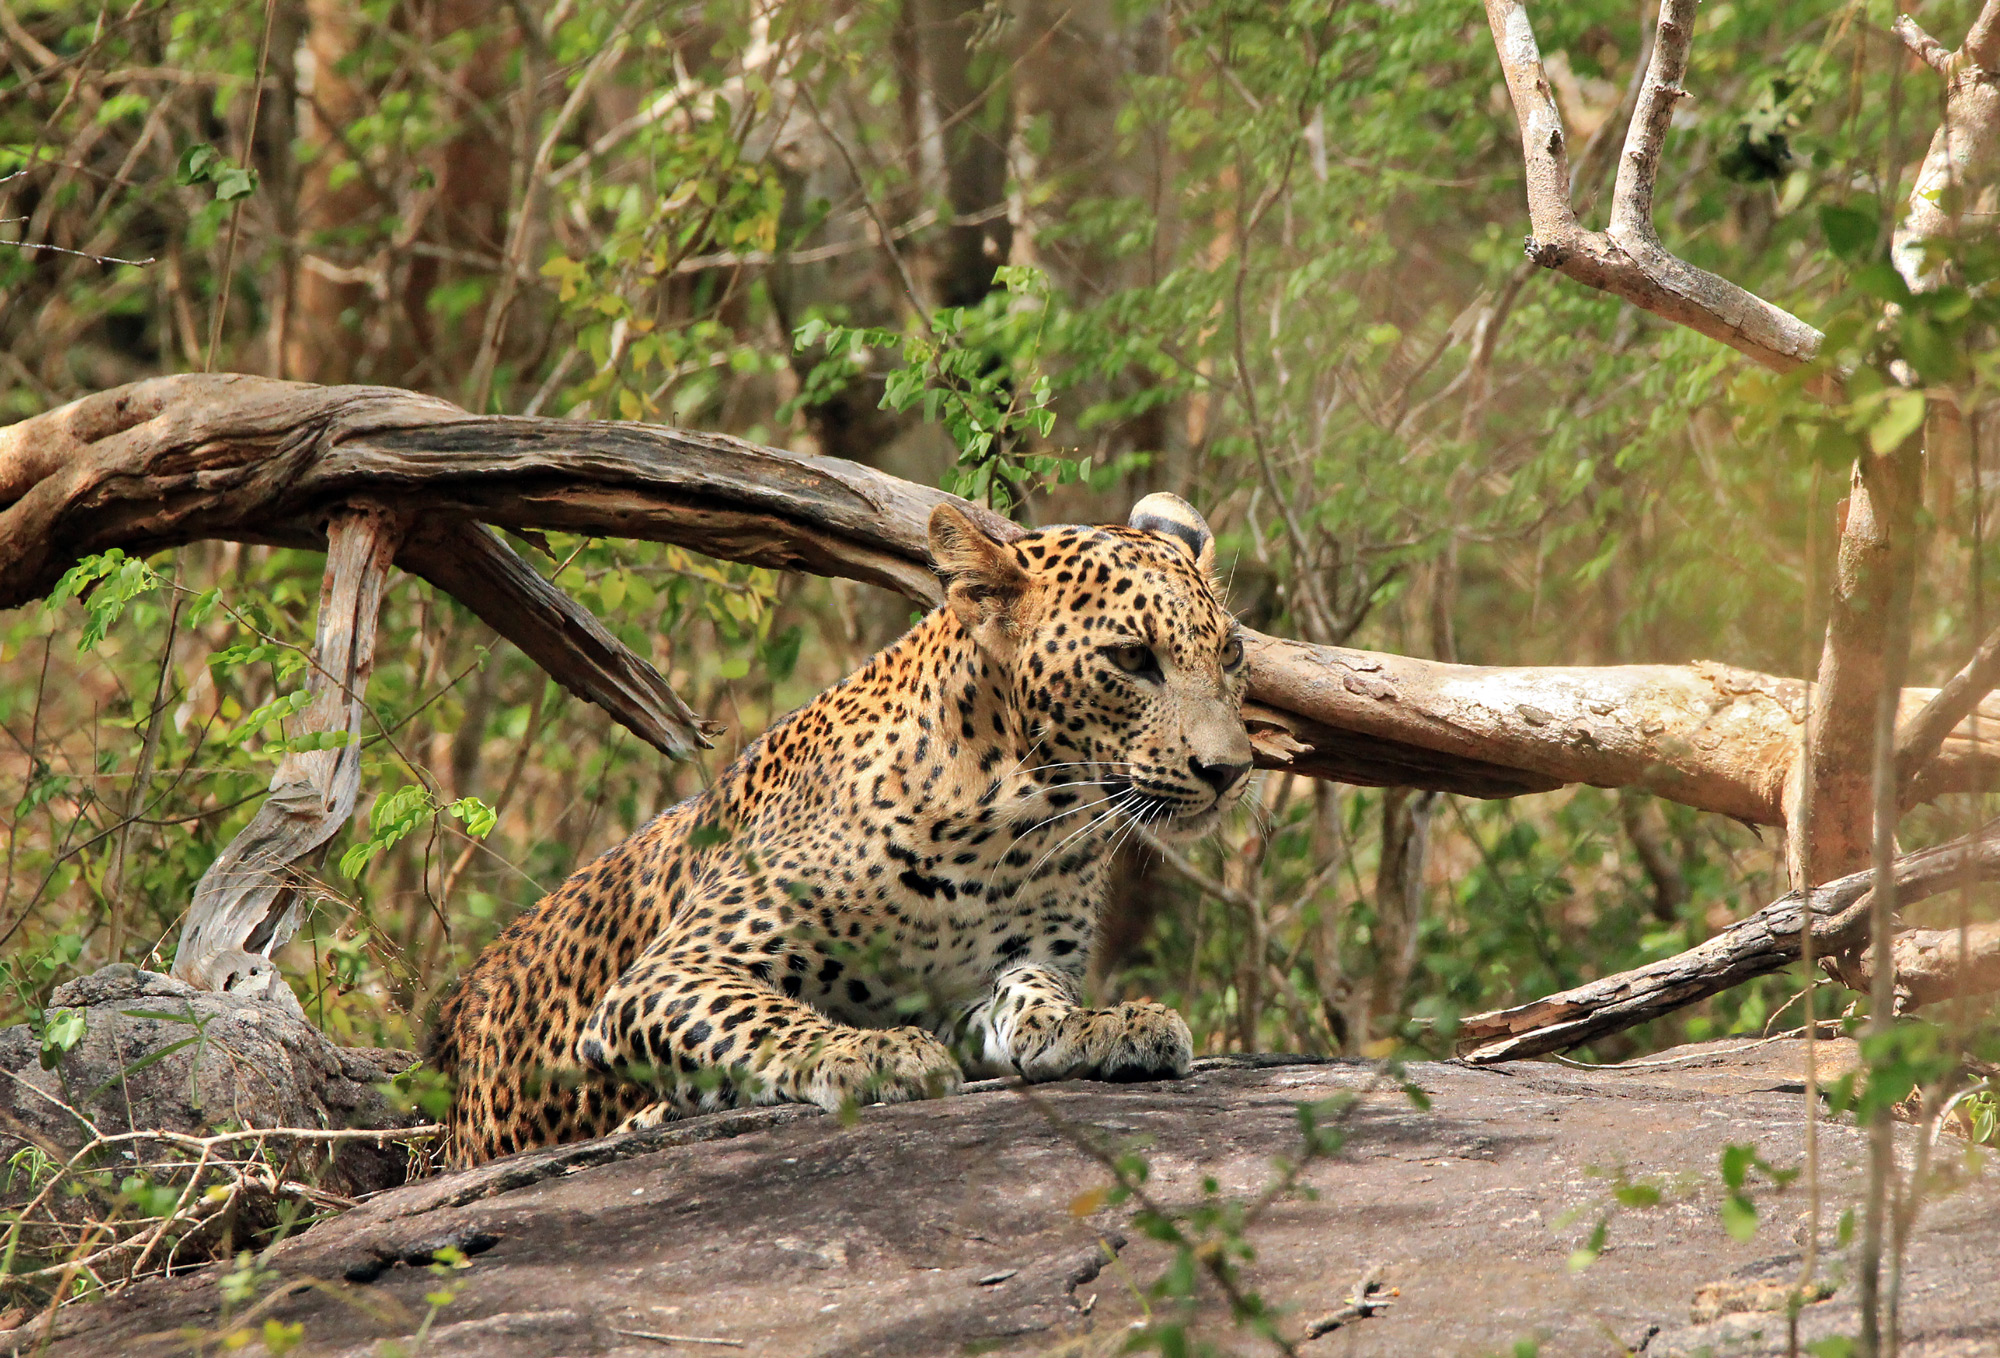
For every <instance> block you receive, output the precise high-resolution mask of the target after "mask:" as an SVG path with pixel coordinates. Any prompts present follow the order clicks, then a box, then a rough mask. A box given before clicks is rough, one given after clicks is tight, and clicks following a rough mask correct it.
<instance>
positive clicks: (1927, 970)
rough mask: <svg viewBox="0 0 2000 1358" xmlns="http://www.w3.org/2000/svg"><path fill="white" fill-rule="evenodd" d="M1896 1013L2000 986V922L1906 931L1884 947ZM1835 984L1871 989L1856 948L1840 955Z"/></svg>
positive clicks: (1869, 964)
mask: <svg viewBox="0 0 2000 1358" xmlns="http://www.w3.org/2000/svg"><path fill="white" fill-rule="evenodd" d="M1889 951H1890V956H1891V958H1892V960H1893V961H1894V963H1895V988H1896V1000H1895V1009H1896V1012H1897V1013H1899V1014H1903V1013H1908V1012H1909V1011H1910V1010H1912V1009H1921V1008H1923V1007H1924V1006H1925V1005H1930V1004H1941V1003H1943V1002H1944V1001H1946V1000H1953V999H1957V998H1958V997H1960V996H1962V995H1986V994H1991V993H1992V992H1993V991H1996V990H2000V921H1995V920H1988V921H1986V922H1985V923H1984V924H1973V925H1969V926H1967V927H1966V929H1965V930H1964V931H1963V932H1961V931H1960V930H1957V929H1911V930H1908V931H1906V932H1904V933H1900V934H1897V935H1896V937H1895V941H1894V942H1893V943H1892V944H1891V945H1890V949H1889ZM1835 974H1836V975H1837V976H1838V977H1839V978H1840V983H1841V984H1842V985H1844V986H1846V987H1848V989H1850V990H1859V991H1861V992H1863V993H1864V994H1865V993H1867V992H1868V991H1869V990H1871V989H1872V988H1873V987H1874V984H1875V966H1874V959H1873V958H1872V957H1871V956H1869V954H1867V953H1865V952H1857V953H1854V954H1851V955H1849V956H1848V957H1846V958H1843V959H1840V961H1839V963H1838V969H1837V971H1836V973H1835Z"/></svg>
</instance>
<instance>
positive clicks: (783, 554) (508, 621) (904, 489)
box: [0, 375, 2000, 825]
mask: <svg viewBox="0 0 2000 1358" xmlns="http://www.w3.org/2000/svg"><path fill="white" fill-rule="evenodd" d="M357 496H366V497H373V498H376V499H379V500H384V501H386V502H389V503H407V504H410V505H413V506H416V507H418V508H419V509H420V510H421V513H422V516H423V517H422V518H421V519H420V520H419V522H418V523H417V524H416V526H415V527H414V528H413V530H412V533H411V535H410V537H409V539H408V540H407V541H406V543H405V545H404V547H403V549H402V554H401V556H400V557H399V559H400V560H402V561H403V564H405V565H406V566H407V567H408V568H409V569H411V570H413V571H415V572H416V573H418V574H426V573H433V574H435V575H436V577H437V578H438V579H439V581H440V583H441V584H443V585H444V587H446V588H448V589H451V590H453V591H454V592H455V593H456V592H457V591H458V590H461V589H464V590H477V589H479V588H480V587H481V583H480V581H477V580H475V581H472V582H470V583H468V582H467V579H466V578H465V577H466V576H467V575H469V574H473V573H474V572H473V568H472V566H471V565H470V564H469V563H468V562H467V561H465V560H462V559H453V560H445V561H443V562H442V563H440V560H439V558H440V557H441V556H442V555H444V553H442V552H441V551H440V550H439V549H437V548H436V547H435V546H432V545H430V544H431V543H432V535H433V534H434V533H436V532H439V531H443V530H442V529H441V528H439V527H438V525H441V524H444V523H447V522H450V521H451V520H453V519H457V520H460V521H462V522H465V523H472V522H475V521H484V522H486V523H492V524H498V525H501V526H504V527H509V528H515V529H528V530H532V529H551V528H553V529H565V530H569V531H573V532H579V533H587V534H593V535H602V536H619V537H635V538H645V539H650V540H655V541H664V542H673V543H678V544H680V545H682V546H685V547H689V548H691V549H693V550H696V551H700V552H704V553H707V554H709V555H712V556H716V557H721V558H724V559H728V560H733V561H747V562H752V563H754V564H758V565H764V566H770V567H774V568H778V569H789V570H805V571H810V572H814V573H816V574H822V575H837V576H845V577H848V578H851V579H857V580H863V581H867V582H869V583H872V584H877V585H882V586H885V587H887V588H890V589H894V590H896V591H898V592H900V593H902V594H904V595H906V596H907V597H909V598H911V599H914V600H917V601H920V602H923V603H931V602H935V600H936V598H937V583H936V579H935V577H934V576H933V575H932V574H931V572H930V569H929V565H928V558H927V556H926V547H925V542H926V539H925V524H926V522H927V520H928V516H929V513H930V510H931V508H932V507H933V506H934V505H936V504H938V503H939V502H941V501H944V500H946V499H948V498H950V497H948V496H946V495H944V494H943V493H942V492H940V491H936V490H932V489H929V488H926V487H922V486H916V485H913V484H911V483H909V482H906V481H901V480H898V479H897V478H895V477H893V476H888V475H886V474H884V473H881V472H878V471H874V470H872V469H870V468H867V467H862V466H858V465H856V464H854V463H849V462H843V461H840V460H838V459H834V458H813V457H798V456H795V455H792V454H789V453H784V452H780V451H778V450H775V449H770V448H760V447H757V446H756V445H753V444H748V443H744V442H742V441H741V440H736V439H731V438H727V437H725V436H722V435H709V434H691V433H686V432H682V431H678V430H673V429H664V428H659V427H656V426H650V425H625V424H609V423H591V422H584V421H573V420H542V419H525V418H500V417H475V416H469V415H466V414H465V413H464V412H462V411H460V410H458V409H457V408H456V407H453V406H450V405H448V404H446V403H444V402H441V401H433V400H430V399H427V398H423V397H417V396H413V395H411V394H410V393H407V392H400V391H393V390H389V389H385V388H377V387H335V388H327V387H312V386H306V385H301V384H295V383H283V382H273V381H269V380H266V379H262V378H249V377H228V376H203V375H187V376H181V377H169V378H156V379H152V380H150V381H147V382H141V383H137V384H134V385H133V386H130V387H124V388H120V389H118V390H116V391H112V392H106V393H103V394H101V395H98V396H91V397H86V398H85V399H83V400H82V401H78V402H76V403H74V404H72V405H69V406H65V407H63V408H62V409H60V410H55V411H51V412H49V413H48V414H46V415H40V416H37V417H35V418H33V419H31V420H26V421H23V422H21V423H20V424H17V425H14V426H11V427H9V428H6V429H0V607H6V606H13V605H18V604H21V603H24V602H26V601H28V600H31V599H33V598H36V597H38V596H39V595H40V594H42V593H45V592H46V591H47V590H48V588H49V587H50V586H51V585H52V584H53V583H54V581H55V580H57V579H58V578H60V576H61V574H62V572H63V571H64V570H66V569H67V568H68V567H69V565H71V564H72V563H73V562H74V561H76V560H77V559H78V558H80V557H82V556H83V555H86V554H88V553H91V552H98V551H103V550H105V549H106V548H109V547H113V546H117V547H122V548H124V549H125V550H127V551H131V552H142V553H143V552H151V551H156V550H159V549H161V548H165V547H172V546H177V545H180V544H182V543H186V542H191V541H195V540H198V539H202V538H223V539H233V540H238V541H249V542H269V543H279V544H283V545H288V546H297V547H307V548H311V547H320V546H323V545H324V539H323V537H321V535H320V529H319V528H318V526H317V525H318V523H319V522H320V521H321V520H322V519H323V518H324V517H325V516H326V514H327V513H329V512H330V511H331V510H332V509H335V508H338V507H339V506H341V505H343V504H345V503H347V502H348V501H350V500H351V499H353V498H354V497H357ZM969 512H974V513H976V514H977V515H978V516H979V517H980V519H981V521H982V522H983V523H985V524H986V526H987V527H988V529H989V530H990V531H991V532H993V533H994V534H996V535H998V536H1008V535H1012V534H1015V533H1018V532H1019V531H1020V530H1019V528H1017V527H1016V526H1015V525H1013V524H1011V523H1009V522H1007V521H1006V520H1004V519H1001V518H999V517H998V516H996V515H992V514H990V513H988V512H987V511H985V510H974V511H969ZM494 546H495V547H496V549H498V550H508V549H505V548H504V547H502V546H501V545H500V544H498V543H495V544H494ZM510 555H511V553H510ZM495 569H496V570H497V569H498V568H497V567H496V568H495ZM507 569H508V571H510V572H513V571H515V570H516V568H515V567H513V566H511V565H510V566H509V567H508V568H507ZM527 569H528V568H527V566H526V565H525V563H523V564H521V565H519V567H518V571H519V572H527ZM452 572H457V573H458V574H455V575H450V573H452ZM476 573H477V574H478V575H480V577H481V579H482V580H483V579H484V578H485V577H486V576H487V575H489V574H491V573H492V572H489V571H488V570H487V569H486V567H483V566H482V567H480V568H479V571H478V572H476ZM447 575H450V578H447ZM519 584H520V587H521V588H522V589H524V590H527V589H532V588H533V587H532V586H529V585H528V584H527V583H526V581H525V579H521V580H520V581H519ZM459 597H460V598H461V599H462V601H463V602H465V603H466V604H467V605H468V606H470V607H472V608H474V609H475V610H476V611H480V612H481V614H482V616H484V617H485V618H486V620H487V621H488V622H489V623H490V624H491V625H493V626H494V627H495V628H496V629H497V630H499V631H500V632H501V634H502V635H504V636H507V637H508V638H509V639H510V640H513V641H514V642H516V644H518V645H520V646H521V647H522V648H523V649H524V650H525V651H527V652H528V653H529V654H530V655H535V656H537V658H538V659H540V658H542V657H543V656H545V655H546V654H547V653H548V652H550V651H551V650H553V649H556V646H557V643H556V641H555V639H554V638H555V636H556V635H557V634H558V633H560V634H562V635H563V636H564V637H565V638H567V636H568V635H569V634H570V632H571V631H572V630H573V629H574V628H576V627H578V626H580V624H579V623H577V622H575V621H574V620H573V619H572V620H570V621H558V620H557V619H556V618H555V617H554V615H552V614H547V613H544V612H543V611H542V608H541V606H540V605H536V606H535V607H533V608H530V607H527V606H526V605H525V604H522V605H521V606H514V605H510V604H505V603H494V602H492V601H491V599H490V598H489V599H488V600H487V601H485V602H482V599H481V598H480V597H478V596H477V595H473V596H471V597H468V596H467V595H460V596H459ZM550 607H551V608H553V607H555V605H554V604H553V603H551V604H550ZM565 616H568V615H566V614H565ZM537 618H539V619H540V621H539V622H536V621H535V619H537ZM524 619H525V620H527V621H524ZM530 623H533V625H532V626H530V625H529V624H530ZM606 635H607V636H608V634H606ZM590 650H591V648H590V647H588V646H582V647H580V648H579V649H578V651H577V652H576V654H575V655H574V656H573V657H572V659H573V662H574V664H575V665H576V666H577V670H576V672H575V674H574V676H573V678H574V682H571V680H570V679H565V682H566V683H569V684H570V687H571V688H572V689H573V690H574V691H580V692H583V693H584V694H585V696H588V697H591V698H592V699H593V700H594V701H598V702H601V703H604V704H605V705H606V706H607V708H609V709H610V710H612V711H613V713H614V715H618V716H619V719H620V720H621V721H624V722H625V723H626V724H627V725H628V726H631V727H632V728H633V729H634V730H636V731H640V732H641V734H646V733H647V732H648V731H649V730H652V731H655V732H657V731H658V730H659V729H660V727H661V724H663V723H666V722H668V721H669V720H670V718H674V715H675V714H676V713H678V712H680V711H682V710H683V709H680V708H679V706H678V703H677V702H676V703H672V704H669V703H668V702H667V700H666V699H665V698H664V697H663V696H661V691H660V690H657V689H654V688H652V686H651V681H650V680H644V679H642V678H637V677H634V676H635V674H636V673H637V671H636V670H635V669H634V668H633V667H634V666H636V665H637V664H639V663H643V662H640V661H638V659H637V658H636V657H633V658H631V659H630V660H625V659H622V658H621V659H619V660H618V661H617V662H616V663H615V664H614V663H613V661H612V660H610V659H606V658H605V657H601V656H600V657H593V656H592V655H591V654H590ZM1249 651H1250V660H1251V699H1252V701H1251V704H1250V705H1249V706H1248V707H1247V708H1246V713H1245V714H1246V716H1247V717H1248V718H1249V720H1250V722H1251V726H1252V730H1253V732H1255V734H1256V737H1257V741H1258V746H1259V760H1260V762H1261V763H1262V764H1263V765H1264V766H1265V767H1267V768H1285V769H1290V770H1293V771H1296V772H1299V773H1305V774H1311V775H1316V776H1321V777H1333V778H1338V779H1340V780H1342V781H1347V782H1354V783H1363V784H1377V785H1385V786H1396V785H1406V786H1416V787H1423V788H1429V789H1434V790H1437V791H1443V792H1457V793H1462V794H1465V795H1469V796H1478V797H1506V796H1515V795H1518V794H1521V793H1525V792H1536V791H1545V790H1547V789H1550V788H1553V787H1557V786H1560V785H1562V784H1565V783H1573V782H1585V783H1593V784H1597V785H1600V786H1606V787H1622V786H1639V787H1645V788H1647V789H1649V790H1652V791H1655V792H1658V793H1659V794H1660V795H1663V796H1666V797H1669V798H1672V799H1675V800H1678V801H1681V802H1684V803H1685V804H1687V805H1690V806H1696V807H1699V808H1701V809H1704V810H1709V811H1717V812H1721V813H1723V814H1725V815H1731V816H1736V817H1739V818H1740V819H1743V820H1746V821H1750V822H1753V823H1758V824H1771V825H1775V824H1782V823H1783V821H1784V811H1785V807H1784V791H1785V787H1786V782H1787V778H1788V776H1789V773H1790V769H1791V765H1792V762H1793V760H1794V759H1795V757H1796V753H1797V745H1798V737H1797V731H1798V724H1799V722H1801V721H1802V720H1803V719H1804V716H1805V713H1806V710H1807V706H1808V704H1809V703H1810V701H1811V697H1810V689H1809V688H1808V687H1807V686H1806V685H1804V684H1802V683H1800V682H1799V681H1796V680H1791V679H1781V678H1776V677H1774V676H1771V675H1766V674H1757V673H1753V672H1750V671H1746V670H1738V669H1733V668H1731V667H1729V666H1725V665H1716V664H1709V663H1701V664H1695V665H1620V666H1606V667H1602V668H1518V669H1515V668H1499V667H1482V666H1472V665H1446V664H1439V663H1436V662H1432V661H1425V660H1417V659H1412V658H1409V657H1405V656H1397V655H1387V654H1381V653H1376V652H1369V651H1360V650H1354V649H1350V648H1345V647H1334V646H1310V645H1306V644H1304V643H1301V642H1295V641H1288V640H1284V639H1282V638H1276V637H1263V636H1253V637H1252V638H1251V641H1250V646H1249ZM618 654H620V655H621V656H622V652H620V653H618ZM544 663H549V662H547V661H545V662H544ZM558 673H559V677H560V672H558ZM647 692H651V693H652V702H653V705H652V707H651V708H645V707H644V706H643V704H641V703H640V698H642V697H644V696H645V694H646V693H647ZM635 694H636V695H637V696H632V697H631V700H630V701H628V702H626V703H625V705H624V706H623V708H622V709H621V708H620V707H614V706H613V705H612V704H613V702H615V701H618V700H619V695H628V696H630V695H635ZM1929 698H1930V693H1929V692H1928V691H1926V690H1921V689H1912V690H1909V691H1908V693H1906V695H1905V697H1904V706H1905V710H1906V715H1914V713H1915V712H1916V711H1917V710H1918V709H1919V708H1921V707H1922V706H1923V704H1924V703H1925V702H1926V701H1927V700H1928V699H1929ZM649 712H650V713H651V715H650V716H649V715H648V713H649ZM1981 722H1982V723H1983V729H1984V730H1985V731H1986V732H1987V733H1988V736H1989V741H1988V743H1986V744H1985V745H1984V746H1982V747H1978V748H1975V746H1974V745H1973V744H1972V742H1971V741H1970V740H1969V738H1968V737H1967V736H1966V734H1965V733H1964V731H1963V728H1961V730H1959V731H1955V732H1954V733H1953V735H1952V736H1951V737H1949V738H1948V739H1947V740H1946V741H1945V743H1944V745H1943V747H1942V749H1941V751H1940V754H1939V757H1938V759H1937V760H1936V761H1934V763H1933V765H1932V776H1931V777H1929V778H1927V780H1926V783H1925V790H1926V792H1927V794H1929V795H1936V794H1937V793H1939V792H1943V791H1947V790H1952V789H1954V788H1958V787H1965V786H1972V785H1976V784H1977V783H1978V782H1979V780H1980V779H1982V778H1986V777H1990V776H1991V775H1992V773H1993V772H1994V771H1995V770H1996V768H2000V744H1996V743H1994V742H1992V741H1991V739H1990V737H1992V736H1994V735H2000V702H1989V704H1988V705H1987V707H1986V708H1984V709H1982V716H1981ZM695 736H696V733H694V732H692V731H690V735H689V740H690V742H692V740H693V739H694V738H695ZM648 738H649V739H651V738H653V737H652V736H649V737H648ZM662 739H663V738H662ZM656 743H658V742H656Z"/></svg>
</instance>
